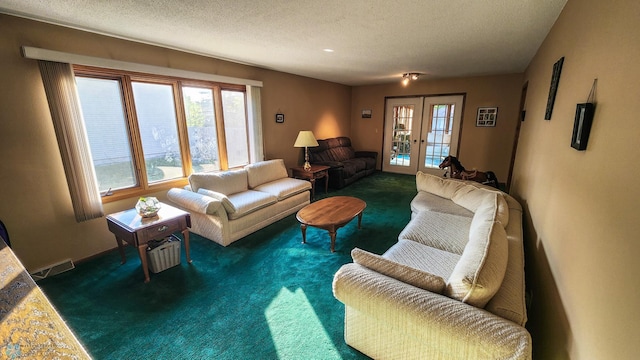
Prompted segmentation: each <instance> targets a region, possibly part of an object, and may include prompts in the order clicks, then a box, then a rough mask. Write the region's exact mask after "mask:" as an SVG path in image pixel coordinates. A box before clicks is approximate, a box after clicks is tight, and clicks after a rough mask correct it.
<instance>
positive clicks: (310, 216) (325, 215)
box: [296, 196, 367, 252]
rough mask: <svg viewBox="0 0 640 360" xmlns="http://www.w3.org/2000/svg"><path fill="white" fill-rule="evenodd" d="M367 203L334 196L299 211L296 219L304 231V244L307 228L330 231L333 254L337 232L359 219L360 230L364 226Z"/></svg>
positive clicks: (356, 199) (347, 197)
mask: <svg viewBox="0 0 640 360" xmlns="http://www.w3.org/2000/svg"><path fill="white" fill-rule="evenodd" d="M366 207H367V203H365V202H364V201H362V200H360V199H358V198H354V197H351V196H332V197H329V198H326V199H322V200H318V201H316V202H314V203H311V204H309V205H307V206H305V207H303V208H302V209H300V211H298V213H297V214H296V218H297V219H298V221H299V222H300V230H302V243H303V244H304V243H306V242H307V226H313V227H317V228H320V229H324V230H327V231H329V235H330V236H331V252H334V251H335V245H336V231H337V230H338V229H339V228H341V227H343V226H345V225H347V224H348V223H349V222H350V221H351V220H353V218H355V217H356V216H357V217H358V229H360V227H361V224H362V211H364V209H365V208H366Z"/></svg>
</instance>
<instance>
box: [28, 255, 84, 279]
mask: <svg viewBox="0 0 640 360" xmlns="http://www.w3.org/2000/svg"><path fill="white" fill-rule="evenodd" d="M72 269H75V266H74V265H73V261H71V259H67V260H63V261H61V262H59V263H55V264H52V265H49V266H47V267H43V268H41V269H38V270H34V271H33V272H31V273H30V274H31V277H32V278H33V279H34V280H35V281H38V280H42V279H44V278H47V277H49V276H54V275H58V274H60V273H63V272H65V271H69V270H72Z"/></svg>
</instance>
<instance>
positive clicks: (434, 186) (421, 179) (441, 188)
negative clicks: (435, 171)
mask: <svg viewBox="0 0 640 360" xmlns="http://www.w3.org/2000/svg"><path fill="white" fill-rule="evenodd" d="M462 186H465V185H464V183H463V182H461V181H457V180H451V179H443V178H441V177H439V176H435V175H431V174H425V173H423V172H422V171H418V173H417V174H416V188H417V189H418V191H426V192H429V193H432V194H434V195H438V196H440V197H443V198H445V199H451V197H452V196H453V194H455V192H456V191H457V190H458V189H459V188H461V187H462Z"/></svg>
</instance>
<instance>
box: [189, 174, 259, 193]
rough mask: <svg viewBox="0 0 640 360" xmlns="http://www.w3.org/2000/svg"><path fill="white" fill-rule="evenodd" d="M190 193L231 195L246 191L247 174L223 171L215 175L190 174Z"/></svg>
mask: <svg viewBox="0 0 640 360" xmlns="http://www.w3.org/2000/svg"><path fill="white" fill-rule="evenodd" d="M189 185H191V191H193V192H198V190H200V189H207V190H212V191H215V192H219V193H221V194H224V195H231V194H235V193H238V192H241V191H245V190H247V189H248V187H247V172H246V171H245V170H232V171H223V172H219V173H215V174H191V175H190V176H189Z"/></svg>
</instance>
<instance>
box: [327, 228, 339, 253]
mask: <svg viewBox="0 0 640 360" xmlns="http://www.w3.org/2000/svg"><path fill="white" fill-rule="evenodd" d="M337 232H338V230H337V229H331V230H329V236H331V252H335V251H336V250H335V247H336V233H337Z"/></svg>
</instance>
